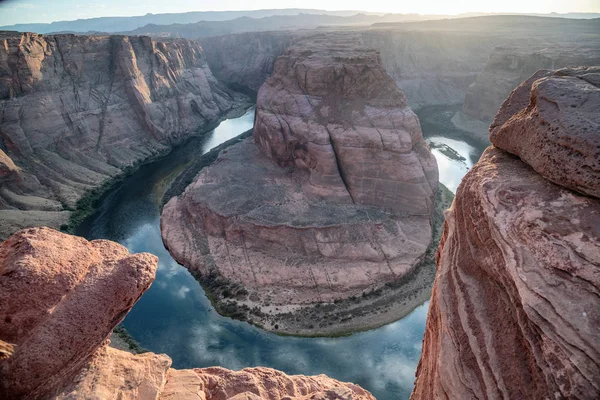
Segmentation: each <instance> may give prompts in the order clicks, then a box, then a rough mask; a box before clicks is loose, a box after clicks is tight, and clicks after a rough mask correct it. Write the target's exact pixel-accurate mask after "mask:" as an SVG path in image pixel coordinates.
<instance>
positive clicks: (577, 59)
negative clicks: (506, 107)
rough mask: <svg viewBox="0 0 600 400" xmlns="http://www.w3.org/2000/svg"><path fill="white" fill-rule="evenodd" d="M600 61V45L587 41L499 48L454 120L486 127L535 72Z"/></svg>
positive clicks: (457, 123) (462, 125)
mask: <svg viewBox="0 0 600 400" xmlns="http://www.w3.org/2000/svg"><path fill="white" fill-rule="evenodd" d="M599 64H600V48H599V47H598V46H596V45H588V44H586V43H585V42H583V44H581V43H579V44H575V43H574V44H572V45H570V46H551V47H544V48H539V47H531V46H524V47H520V48H514V47H510V48H509V47H498V48H496V49H495V50H494V52H493V53H492V54H491V55H490V58H489V60H488V62H487V64H486V65H485V68H484V69H483V71H482V72H481V73H480V74H479V75H478V76H477V79H476V80H475V82H473V83H472V84H471V85H470V86H469V89H468V91H467V93H466V96H465V99H464V103H463V108H462V113H459V114H458V115H457V116H456V117H455V119H454V120H453V122H455V124H456V125H457V126H459V127H463V128H467V129H469V125H475V124H477V122H478V121H481V122H482V123H483V124H485V126H486V128H487V126H488V125H489V123H490V122H491V121H492V119H493V118H494V115H495V114H496V111H497V110H498V108H499V107H500V105H501V104H502V102H503V101H504V99H506V97H507V96H508V95H509V94H510V93H511V91H512V90H513V89H515V88H516V87H517V86H518V85H519V84H520V83H521V82H523V81H524V80H526V79H527V78H528V77H530V76H531V75H532V74H533V73H535V72H536V71H538V70H540V69H558V68H563V67H567V66H570V65H599ZM479 125H481V124H479ZM486 131H487V129H484V130H483V132H486ZM485 140H487V137H486V138H485Z"/></svg>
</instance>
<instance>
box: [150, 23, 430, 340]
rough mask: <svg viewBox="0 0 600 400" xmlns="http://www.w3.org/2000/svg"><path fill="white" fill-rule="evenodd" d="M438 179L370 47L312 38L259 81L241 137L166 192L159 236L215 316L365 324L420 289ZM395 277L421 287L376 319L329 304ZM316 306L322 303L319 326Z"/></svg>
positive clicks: (295, 327) (307, 328)
mask: <svg viewBox="0 0 600 400" xmlns="http://www.w3.org/2000/svg"><path fill="white" fill-rule="evenodd" d="M437 186H438V170H437V163H436V161H435V158H434V157H433V155H432V154H431V152H430V151H429V148H428V146H427V144H426V142H425V141H424V139H423V136H422V133H421V129H420V124H419V120H418V118H417V117H416V115H415V114H414V113H413V112H412V110H411V109H410V107H408V105H407V102H406V99H405V97H404V95H403V94H402V92H401V91H400V90H399V89H398V87H397V86H396V84H395V82H394V80H393V79H392V78H391V77H389V75H387V74H386V72H385V70H384V69H383V67H382V65H381V58H380V56H379V53H378V52H377V51H375V50H373V49H369V48H367V47H365V46H364V44H363V43H362V40H361V37H360V35H356V34H354V35H350V34H346V33H342V34H338V33H326V34H318V35H311V36H308V37H305V38H303V39H302V40H300V41H298V42H297V43H296V44H294V45H293V46H291V47H290V48H289V49H288V50H286V52H285V53H284V54H283V55H282V56H280V57H279V58H278V60H277V62H276V63H275V67H274V71H273V74H272V76H271V77H269V78H268V79H267V81H266V82H265V83H264V84H263V85H262V86H261V88H260V90H259V92H258V98H257V106H256V117H255V125H254V137H253V140H245V141H243V142H241V143H239V144H237V145H234V146H232V147H230V148H228V149H227V150H224V151H222V152H221V154H220V156H219V158H218V159H217V160H216V161H215V162H214V163H213V164H212V165H211V166H209V167H207V168H205V169H204V170H202V171H201V172H200V173H199V174H198V176H197V177H196V179H195V181H194V182H193V183H192V184H191V185H189V186H188V187H187V189H186V190H185V192H184V193H183V194H181V195H180V196H178V197H176V198H173V199H171V200H170V201H169V202H168V203H167V204H166V205H165V207H164V209H163V213H162V216H161V232H162V237H163V241H164V243H165V245H166V246H167V247H168V248H169V251H170V252H171V254H172V255H173V257H174V258H175V259H176V260H178V261H179V262H180V263H182V264H183V265H185V266H186V267H187V268H188V269H190V270H191V271H193V273H194V274H195V275H196V276H197V277H198V278H199V279H200V280H201V281H202V282H204V283H205V284H206V286H207V287H209V288H210V290H211V295H212V296H213V298H215V299H217V300H218V301H217V304H218V307H217V309H218V310H220V311H221V312H226V313H228V314H229V315H234V316H236V317H238V318H247V319H252V320H253V321H254V322H257V323H259V324H260V325H261V326H263V327H265V328H266V329H270V330H278V331H280V332H288V333H295V334H315V333H319V334H326V333H336V332H341V331H343V330H344V329H364V328H366V327H373V326H377V325H381V324H383V323H385V322H389V321H390V320H393V319H394V318H398V317H399V315H403V313H406V312H407V310H410V307H411V305H412V306H415V305H416V303H417V299H420V298H422V297H421V294H422V291H427V290H428V289H429V286H428V285H429V283H430V281H428V280H427V278H424V277H423V276H421V275H420V272H419V271H416V270H417V269H418V268H419V267H418V266H419V265H420V264H421V263H422V261H423V260H424V258H425V254H426V251H427V248H428V246H429V245H430V244H431V240H432V239H431V238H432V220H433V214H434V205H435V196H436V192H437ZM411 279H412V280H411ZM399 281H403V282H405V283H406V282H408V281H411V282H413V283H415V282H417V283H415V288H418V289H416V291H417V292H419V293H421V294H418V295H413V294H412V292H411V291H410V290H408V289H407V290H406V291H405V296H406V298H404V299H403V301H401V302H399V303H401V304H402V306H400V305H397V306H396V305H390V304H386V305H385V310H382V312H381V313H378V314H381V316H378V317H375V318H372V317H373V316H372V315H370V314H369V313H365V312H362V311H361V312H360V315H358V316H356V318H348V317H344V316H338V315H341V314H344V315H352V312H351V311H347V312H342V311H341V310H348V309H350V308H352V309H353V308H354V307H355V306H356V305H355V304H352V305H349V304H348V305H347V306H348V307H349V308H344V306H343V305H342V304H339V303H340V302H343V301H346V300H348V301H349V299H350V298H359V297H360V298H363V299H364V298H366V297H367V295H368V294H369V293H371V292H374V291H378V292H377V293H379V292H381V290H382V289H383V288H386V283H390V285H391V283H392V282H399ZM391 286H393V285H391ZM398 292H401V291H400V290H398ZM409 292H410V293H409ZM375 297H377V296H375ZM408 297H410V299H408ZM388 300H389V299H388ZM333 302H335V304H336V306H333ZM357 303H358V302H357ZM381 303H385V302H384V301H381ZM321 304H326V305H331V307H330V308H329V309H327V311H325V310H326V307H323V308H322V309H323V310H324V311H323V315H322V316H319V321H318V322H317V321H315V318H314V317H313V316H312V315H311V314H312V313H313V312H315V311H314V310H317V312H319V314H320V313H321V312H320V309H319V308H318V307H317V306H316V305H319V306H320V305H321ZM366 307H367V306H366ZM232 310H233V311H232ZM357 312H358V311H357ZM334 315H336V316H335V317H334Z"/></svg>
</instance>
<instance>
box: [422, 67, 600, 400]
mask: <svg viewBox="0 0 600 400" xmlns="http://www.w3.org/2000/svg"><path fill="white" fill-rule="evenodd" d="M599 72H600V69H599V68H597V67H592V68H569V69H563V70H558V71H541V72H538V73H536V74H535V75H534V76H533V77H532V78H531V79H529V80H527V81H525V82H524V83H523V84H522V85H521V86H519V87H518V88H517V89H515V91H513V93H512V94H511V96H510V97H509V98H508V99H507V100H506V101H505V102H504V104H503V105H502V107H501V109H500V111H499V112H498V114H497V115H496V119H495V121H494V123H493V124H492V126H491V141H492V143H493V144H494V146H492V147H490V148H488V149H487V150H486V152H485V153H484V154H483V156H482V157H481V159H480V160H479V162H478V163H477V164H476V165H475V166H474V167H473V168H472V169H471V171H469V173H468V174H467V175H466V176H465V177H464V179H463V181H462V183H461V184H460V186H459V188H458V191H457V193H456V197H455V200H454V203H453V205H452V207H451V208H450V210H448V211H447V213H446V223H445V228H444V235H443V237H442V241H441V244H440V247H439V249H438V274H437V276H436V280H435V284H434V288H433V294H432V297H431V303H430V308H429V315H428V318H427V326H426V331H425V339H424V342H423V352H422V355H421V360H420V362H419V366H418V369H417V380H416V383H415V388H414V391H413V394H412V397H411V398H412V399H427V400H429V399H448V398H451V399H488V398H510V399H522V398H528V399H546V398H548V399H549V398H577V399H598V398H600V380H599V377H600V364H599V362H600V330H598V327H599V326H600V250H599V249H600V230H599V229H600V199H599V197H598V193H599V192H598V191H599V190H600V185H599V183H600V169H599V168H598V160H600V146H599V143H600V142H599V139H600V129H599V128H600V123H599V122H600V121H599V119H598V117H599V114H598V110H600V87H599V86H600V85H599V83H600V73H599ZM511 153H512V154H511ZM513 154H514V155H513ZM517 156H518V157H517Z"/></svg>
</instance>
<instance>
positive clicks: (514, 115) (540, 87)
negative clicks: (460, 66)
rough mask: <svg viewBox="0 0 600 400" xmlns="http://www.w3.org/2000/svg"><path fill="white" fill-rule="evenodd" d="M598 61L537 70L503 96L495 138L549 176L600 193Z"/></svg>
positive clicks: (496, 142) (493, 128)
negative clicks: (579, 65) (585, 65)
mask: <svg viewBox="0 0 600 400" xmlns="http://www.w3.org/2000/svg"><path fill="white" fill-rule="evenodd" d="M598 110H600V67H581V68H568V69H561V70H557V71H554V72H551V71H539V72H537V73H536V74H534V75H533V76H532V77H531V78H530V79H528V80H526V81H525V82H523V84H521V85H520V86H519V87H518V88H517V89H515V91H514V92H513V93H512V94H511V95H510V96H509V98H508V99H507V100H506V101H505V103H504V105H503V107H502V108H501V109H500V111H499V112H498V114H497V115H496V118H495V119H494V122H493V123H492V125H491V127H490V140H491V141H492V143H493V144H494V145H495V146H497V147H499V148H501V149H503V150H506V151H508V152H509V153H512V154H515V155H517V156H519V157H520V158H521V159H522V160H523V161H524V162H526V163H527V164H529V165H530V166H532V167H533V169H535V170H536V171H537V172H538V173H539V174H541V175H542V176H544V177H545V178H546V179H549V180H550V181H552V182H554V183H556V184H558V185H561V186H564V187H567V188H570V189H573V190H577V191H579V192H581V193H584V194H589V195H591V196H595V197H600V112H598Z"/></svg>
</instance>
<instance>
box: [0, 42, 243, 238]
mask: <svg viewBox="0 0 600 400" xmlns="http://www.w3.org/2000/svg"><path fill="white" fill-rule="evenodd" d="M240 101H242V100H241V97H240V96H239V95H234V94H232V92H230V91H229V90H227V89H226V88H225V87H224V86H222V85H221V84H220V83H219V82H218V81H217V80H216V79H215V78H214V77H213V75H212V73H211V71H210V69H209V68H208V65H207V63H206V60H205V58H204V52H203V50H202V47H201V46H200V45H199V44H198V43H196V42H192V41H189V40H167V41H160V40H154V39H150V38H148V37H142V36H137V37H129V36H118V35H115V36H76V35H38V34H34V33H18V32H2V33H0V108H1V109H2V113H1V114H0V142H1V143H2V146H0V147H1V148H2V149H1V150H0V238H2V239H4V238H6V237H8V235H10V234H11V233H13V232H15V231H16V230H18V229H20V228H24V227H28V226H39V225H49V226H52V227H55V228H58V227H59V226H60V225H61V224H66V223H67V222H68V219H69V216H70V214H71V213H70V211H71V210H72V209H73V208H74V207H75V206H76V204H77V201H78V200H79V199H80V198H81V197H82V196H83V195H84V193H86V192H87V191H89V190H92V189H94V188H96V187H98V186H100V185H102V184H103V183H104V182H106V181H108V180H110V179H111V178H114V177H115V176H117V175H119V174H121V173H122V172H123V171H125V170H126V169H127V168H128V167H132V166H135V165H137V164H138V163H139V162H141V161H143V160H147V159H149V158H151V157H154V156H157V155H158V154H161V153H164V152H166V151H168V150H169V149H170V148H171V147H172V146H173V145H175V144H178V143H180V142H182V141H184V140H185V139H188V138H190V137H191V136H192V135H194V134H196V133H197V131H198V129H207V128H208V127H209V126H210V125H212V124H214V123H216V122H218V120H219V119H220V118H221V117H223V116H224V114H225V113H227V112H228V111H229V110H230V109H232V108H233V107H234V106H235V105H236V104H239V102H240Z"/></svg>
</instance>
